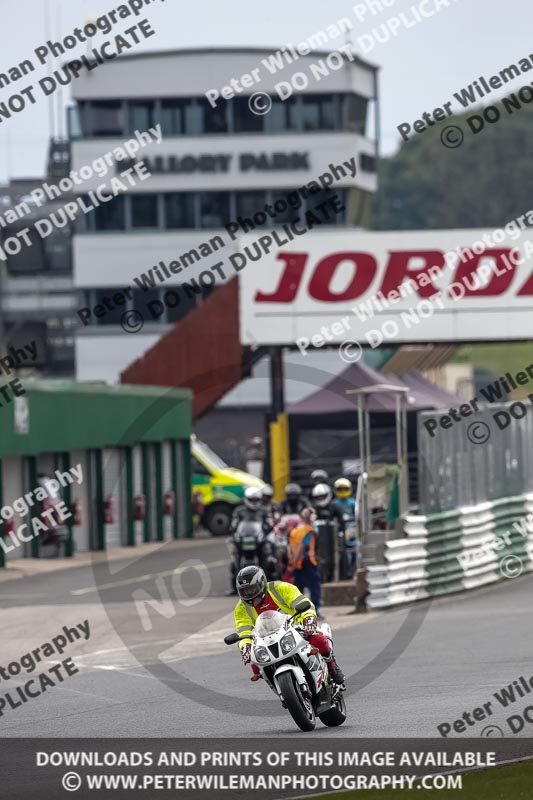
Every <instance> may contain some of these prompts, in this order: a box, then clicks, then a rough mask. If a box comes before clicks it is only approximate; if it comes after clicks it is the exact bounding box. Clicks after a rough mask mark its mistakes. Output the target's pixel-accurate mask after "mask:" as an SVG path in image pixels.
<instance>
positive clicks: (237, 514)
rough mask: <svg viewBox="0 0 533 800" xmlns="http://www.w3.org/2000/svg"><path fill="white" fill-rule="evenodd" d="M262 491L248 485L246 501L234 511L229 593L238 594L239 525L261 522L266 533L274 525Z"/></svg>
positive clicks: (245, 493) (245, 495) (231, 528)
mask: <svg viewBox="0 0 533 800" xmlns="http://www.w3.org/2000/svg"><path fill="white" fill-rule="evenodd" d="M262 491H263V490H262V489H258V488H255V487H248V489H245V491H244V503H242V505H239V506H237V508H236V509H235V511H234V512H233V517H232V519H231V526H230V535H231V538H230V549H231V554H232V559H231V566H230V582H231V584H230V590H229V592H228V594H229V595H232V594H237V590H236V588H235V576H236V575H237V572H238V569H239V563H238V560H239V550H238V547H237V545H236V542H235V534H236V533H237V530H238V528H239V525H241V524H242V523H243V522H259V523H261V527H262V530H263V533H265V534H267V533H269V532H270V531H271V530H272V528H273V525H274V520H273V519H272V516H271V515H270V514H268V513H267V511H266V510H265V509H264V507H263V496H262Z"/></svg>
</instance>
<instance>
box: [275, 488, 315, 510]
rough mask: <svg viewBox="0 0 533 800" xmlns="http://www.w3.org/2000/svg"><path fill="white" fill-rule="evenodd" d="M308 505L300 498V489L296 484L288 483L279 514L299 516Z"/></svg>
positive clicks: (303, 498)
mask: <svg viewBox="0 0 533 800" xmlns="http://www.w3.org/2000/svg"><path fill="white" fill-rule="evenodd" d="M308 505H309V503H308V501H307V500H306V499H305V497H303V496H302V490H301V487H300V486H298V484H297V483H288V484H287V486H286V487H285V500H282V502H281V503H280V509H279V510H280V514H281V515H282V516H283V515H287V516H289V515H292V514H300V512H301V511H302V509H304V508H307V506H308Z"/></svg>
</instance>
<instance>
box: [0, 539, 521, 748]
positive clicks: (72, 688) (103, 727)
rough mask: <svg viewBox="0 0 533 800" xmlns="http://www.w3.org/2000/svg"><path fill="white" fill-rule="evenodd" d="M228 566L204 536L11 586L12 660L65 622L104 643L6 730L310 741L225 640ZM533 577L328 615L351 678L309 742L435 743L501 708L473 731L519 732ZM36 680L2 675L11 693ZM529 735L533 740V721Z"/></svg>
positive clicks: (87, 649)
mask: <svg viewBox="0 0 533 800" xmlns="http://www.w3.org/2000/svg"><path fill="white" fill-rule="evenodd" d="M102 558H103V560H102ZM227 562H228V551H227V547H226V543H225V541H224V540H221V539H207V540H202V541H194V540H193V541H191V542H187V543H180V544H179V546H178V545H177V544H176V543H172V542H171V543H165V544H163V543H162V544H161V547H160V548H156V549H155V550H152V551H151V552H150V553H143V554H142V555H139V554H137V553H136V552H135V551H132V555H131V557H129V558H128V559H121V560H118V561H114V562H109V563H107V561H106V560H105V556H104V557H102V556H98V557H97V563H95V564H94V565H92V566H87V565H86V566H83V567H74V568H71V569H64V570H61V571H57V572H50V573H46V574H39V575H35V576H33V577H29V578H22V579H20V580H9V581H6V580H4V581H2V582H1V583H0V608H1V611H0V613H1V618H2V623H1V625H0V632H1V639H2V648H1V655H0V665H4V666H5V665H6V664H7V663H9V662H10V661H12V660H18V659H20V658H21V656H23V655H24V654H25V653H27V652H29V651H31V650H32V649H34V648H36V647H39V646H40V645H42V644H43V643H44V642H46V641H48V640H50V639H51V638H52V637H53V636H56V635H57V634H59V633H60V632H61V629H62V627H63V626H64V625H68V626H73V625H76V624H77V623H79V622H82V621H84V620H88V621H89V624H90V631H91V635H90V638H89V640H88V641H83V642H82V641H77V642H73V643H72V644H69V645H68V646H67V647H66V649H65V652H64V653H63V655H61V656H59V655H55V656H52V657H51V658H50V663H49V664H47V665H44V668H45V669H48V668H49V667H50V666H52V662H54V660H55V661H56V662H57V661H59V660H61V659H62V658H67V657H72V658H73V660H74V662H75V663H76V665H77V667H78V669H79V673H78V674H76V675H74V676H73V677H70V678H67V679H66V680H65V681H64V682H63V683H60V684H59V685H57V686H55V687H53V688H49V689H47V691H46V692H45V693H43V694H42V695H41V696H39V697H37V698H35V699H32V700H31V701H29V702H27V703H25V704H24V705H22V706H21V707H20V708H17V709H10V708H4V713H3V715H2V716H0V736H5V737H27V736H33V737H35V736H39V737H41V736H42V737H46V736H51V737H58V736H67V737H74V736H80V737H83V736H88V737H103V736H108V737H126V736H138V737H160V736H184V735H185V736H191V737H192V736H201V737H209V736H224V737H228V736H230V737H231V736H246V737H254V736H259V737H265V736H277V735H294V736H308V735H309V734H303V733H301V732H300V731H299V730H298V729H297V728H296V726H295V724H294V723H293V721H292V719H291V718H290V717H289V715H288V713H287V712H286V711H284V710H283V709H282V708H281V706H280V704H279V702H278V700H277V698H276V697H275V696H274V695H273V694H272V693H271V692H270V691H269V689H268V687H267V686H266V685H264V684H263V683H262V682H261V681H259V682H257V683H251V682H250V680H249V670H248V669H247V668H244V667H243V666H242V664H241V660H240V657H239V654H238V652H237V650H236V649H235V648H234V647H231V648H230V647H227V646H225V645H224V644H223V643H222V638H223V636H224V635H225V634H226V633H228V632H230V631H231V629H232V627H231V626H232V616H231V612H232V608H233V605H234V602H235V601H234V599H233V598H230V597H225V596H224V591H225V589H226V588H227V585H228V578H227V574H228V563H227ZM176 570H177V571H176ZM532 580H533V578H532V577H531V576H525V577H522V578H517V579H514V580H509V581H505V582H503V583H500V584H498V585H496V586H491V587H486V588H483V589H479V590H476V591H473V592H469V593H465V594H458V595H453V596H450V597H446V598H440V599H438V600H435V601H433V602H431V603H428V602H426V601H422V602H421V603H418V604H415V605H414V606H410V607H406V608H402V609H397V610H393V611H387V612H382V613H379V614H376V613H372V614H368V615H353V614H349V612H350V609H349V608H346V607H344V608H341V609H325V615H326V618H327V620H328V622H330V624H331V625H332V628H333V634H334V642H335V652H336V656H337V660H338V662H339V663H340V665H341V666H342V668H343V670H344V672H345V673H346V675H347V687H348V693H347V705H348V719H347V721H346V723H345V724H344V725H343V726H342V727H340V728H334V729H332V728H329V729H328V728H325V727H323V726H322V725H321V724H320V723H319V724H318V725H317V729H316V731H315V732H314V733H313V734H312V735H318V736H320V735H326V734H327V735H328V736H332V735H333V736H340V737H354V736H357V737H386V736H387V737H402V738H403V737H409V736H413V737H414V736H420V737H432V736H433V737H434V736H438V735H439V733H438V730H437V726H438V725H440V724H443V723H446V722H448V723H450V724H453V722H454V720H456V719H459V718H460V717H461V716H462V715H463V713H464V712H465V711H466V712H469V713H470V712H472V711H473V709H474V708H476V707H479V706H482V705H483V704H484V703H487V702H488V701H492V710H493V713H492V714H491V715H490V716H489V715H488V716H487V718H486V719H485V720H479V721H474V722H475V724H473V725H471V726H467V727H466V730H465V732H464V733H462V734H460V735H462V736H480V735H494V728H493V730H492V731H491V733H490V734H489V733H488V732H487V728H488V726H498V727H500V728H501V730H502V732H504V734H505V736H511V735H512V734H511V732H510V730H509V727H508V725H507V723H506V722H505V720H506V718H507V717H508V716H510V714H515V713H516V714H517V713H519V712H520V711H522V710H523V708H524V707H525V706H527V705H528V703H531V704H533V691H532V693H531V695H529V696H528V695H526V696H525V697H524V698H523V699H522V698H519V699H518V700H517V702H516V703H514V704H513V705H512V706H511V707H509V708H508V709H504V708H503V707H501V706H500V705H499V704H498V703H497V702H495V700H494V698H493V696H492V695H493V692H497V691H499V690H501V688H502V687H504V686H506V685H508V684H511V683H512V682H513V681H514V680H516V679H518V678H519V677H520V676H521V675H523V676H524V677H525V678H526V680H529V678H530V677H531V676H532V675H533V661H532V655H531V618H532V610H533V608H532V607H533V593H532ZM39 669H40V670H42V669H43V665H42V664H41V665H39ZM34 675H35V673H31V674H28V675H27V676H26V675H25V674H24V677H23V676H22V675H19V676H17V677H16V678H12V679H10V680H8V681H1V682H0V694H4V693H5V692H6V691H8V690H10V691H12V692H13V690H14V688H15V687H16V686H23V685H24V683H25V682H26V681H27V680H28V679H29V678H31V677H33V676H34ZM521 734H522V735H523V736H531V735H532V734H533V726H532V725H530V724H526V725H525V726H524V729H523V731H522V732H521ZM453 735H455V736H458V735H459V734H458V733H455V734H453Z"/></svg>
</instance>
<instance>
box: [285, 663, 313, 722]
mask: <svg viewBox="0 0 533 800" xmlns="http://www.w3.org/2000/svg"><path fill="white" fill-rule="evenodd" d="M278 682H279V687H280V689H281V694H282V695H283V700H284V701H285V705H286V706H287V711H288V712H289V714H290V715H291V717H292V718H293V720H294V721H295V723H296V724H297V725H298V727H299V728H300V730H301V731H313V730H314V729H315V726H316V718H315V711H314V708H313V705H312V703H311V700H309V699H308V698H306V697H304V696H303V694H302V690H301V689H300V686H299V684H298V683H297V681H296V679H295V677H294V675H293V673H292V672H283V673H282V674H281V675H280V676H279V678H278Z"/></svg>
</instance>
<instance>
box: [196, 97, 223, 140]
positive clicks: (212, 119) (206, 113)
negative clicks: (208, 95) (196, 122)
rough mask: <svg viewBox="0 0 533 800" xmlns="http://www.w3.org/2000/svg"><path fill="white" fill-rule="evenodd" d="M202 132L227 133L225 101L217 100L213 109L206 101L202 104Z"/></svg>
mask: <svg viewBox="0 0 533 800" xmlns="http://www.w3.org/2000/svg"><path fill="white" fill-rule="evenodd" d="M202 106H203V108H202V111H203V132H204V133H227V132H228V116H227V112H228V104H227V102H226V100H219V101H218V103H217V105H216V108H213V107H212V106H211V104H210V103H208V102H207V100H206V101H205V102H204V103H203V104H202Z"/></svg>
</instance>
